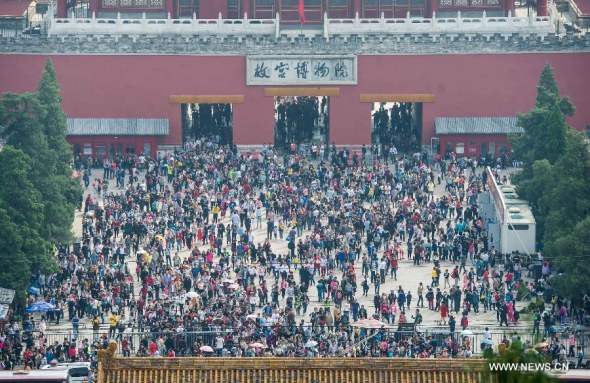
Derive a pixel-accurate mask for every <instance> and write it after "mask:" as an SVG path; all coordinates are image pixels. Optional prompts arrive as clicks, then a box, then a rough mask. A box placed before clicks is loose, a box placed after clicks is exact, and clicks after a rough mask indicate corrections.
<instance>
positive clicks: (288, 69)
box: [246, 56, 357, 85]
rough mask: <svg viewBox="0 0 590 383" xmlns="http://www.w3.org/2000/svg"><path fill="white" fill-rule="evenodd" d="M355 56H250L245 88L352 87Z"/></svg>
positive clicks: (355, 69) (355, 80) (354, 76)
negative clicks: (282, 86)
mask: <svg viewBox="0 0 590 383" xmlns="http://www.w3.org/2000/svg"><path fill="white" fill-rule="evenodd" d="M356 65H357V61H356V57H355V56H343V57H335V56H283V57H280V56H251V57H248V58H247V65H246V69H247V71H248V73H247V76H246V78H247V84H248V85H315V84H317V85H320V84H356V82H357V79H356V74H357V68H356Z"/></svg>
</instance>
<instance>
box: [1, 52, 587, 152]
mask: <svg viewBox="0 0 590 383" xmlns="http://www.w3.org/2000/svg"><path fill="white" fill-rule="evenodd" d="M46 58H47V56H42V55H1V54H0V68H2V70H0V92H6V91H13V92H25V91H34V90H35V89H36V88H37V83H38V81H39V79H40V77H41V71H42V69H43V65H44V62H45V60H46ZM51 58H52V60H53V62H54V64H55V68H56V73H57V76H58V80H59V82H60V85H61V88H62V95H63V105H64V109H65V110H66V113H67V114H68V116H70V117H97V118H101V117H102V118H106V117H112V118H125V117H126V118H168V119H170V126H171V134H170V136H169V137H167V138H163V139H161V140H160V143H161V144H179V143H180V142H181V121H180V105H174V104H170V103H169V96H170V95H173V94H174V95H215V94H224V95H231V94H243V95H245V103H244V104H238V105H234V138H235V141H236V143H237V144H244V145H248V144H250V145H252V144H261V143H268V142H272V141H273V121H274V120H273V119H274V112H273V109H274V105H273V99H272V97H265V96H264V87H261V86H250V87H248V86H246V80H245V75H246V59H245V57H243V56H164V55H158V56H155V55H154V56H140V55H137V56H123V55H116V56H101V55H83V56H75V55H60V56H51ZM545 63H549V64H551V65H552V66H553V68H554V70H555V73H556V78H557V81H558V83H559V87H560V90H561V93H562V94H563V95H567V96H569V97H570V98H571V100H572V101H573V103H574V104H575V105H576V106H577V112H576V115H575V116H574V117H573V118H571V119H570V120H569V123H570V124H572V125H573V126H574V127H576V128H577V129H584V128H585V127H586V124H588V123H590V107H589V106H590V103H589V102H588V100H589V99H588V97H587V90H588V89H590V76H586V75H585V74H586V73H587V68H590V53H555V54H551V53H545V54H504V55H503V54H496V55H422V56H409V55H398V56H377V55H375V56H359V59H358V65H359V70H358V85H356V86H340V95H339V96H334V97H331V99H330V104H331V105H330V107H331V114H330V136H331V137H330V141H334V142H335V143H336V144H361V143H369V142H370V129H371V118H370V110H371V109H370V104H367V103H360V100H359V95H360V94H361V93H394V94H404V93H412V94H415V93H433V94H435V97H436V99H435V102H433V103H427V104H424V109H423V111H424V115H423V122H424V133H423V143H430V137H431V136H432V135H434V118H435V117H476V116H485V117H498V116H514V115H516V114H517V113H519V112H527V111H529V110H530V109H531V108H532V106H533V104H534V100H535V94H536V84H537V81H538V76H539V73H540V71H541V69H542V67H543V66H544V65H545Z"/></svg>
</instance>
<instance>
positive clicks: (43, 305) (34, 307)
mask: <svg viewBox="0 0 590 383" xmlns="http://www.w3.org/2000/svg"><path fill="white" fill-rule="evenodd" d="M53 310H55V306H54V305H52V304H51V303H49V302H45V301H37V302H35V303H32V304H30V305H29V307H27V310H26V311H27V312H28V313H44V312H47V311H53Z"/></svg>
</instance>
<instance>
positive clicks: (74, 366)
mask: <svg viewBox="0 0 590 383" xmlns="http://www.w3.org/2000/svg"><path fill="white" fill-rule="evenodd" d="M64 368H65V369H66V370H67V371H68V373H69V375H70V380H69V381H70V382H71V383H84V382H88V376H89V375H90V362H71V363H68V362H64V363H58V364H55V365H52V364H48V365H46V366H43V367H42V368H41V369H42V370H61V369H64Z"/></svg>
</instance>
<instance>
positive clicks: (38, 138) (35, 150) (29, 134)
mask: <svg viewBox="0 0 590 383" xmlns="http://www.w3.org/2000/svg"><path fill="white" fill-rule="evenodd" d="M45 115H46V112H45V109H44V108H43V107H42V105H41V103H40V102H39V99H38V98H37V95H35V94H33V93H25V94H15V93H5V94H4V97H3V98H2V100H1V101H0V125H2V126H3V127H4V130H3V132H2V136H3V138H4V139H5V140H6V145H10V146H12V147H14V148H16V149H19V150H22V151H23V152H24V153H25V154H26V155H27V156H28V157H29V158H30V159H31V160H32V163H31V168H32V171H33V173H35V174H36V177H33V178H32V179H34V178H40V177H44V176H48V175H51V174H54V168H53V162H52V161H47V159H48V158H50V157H51V156H50V154H49V147H48V145H47V139H46V137H45V133H44V130H43V125H42V123H41V120H43V119H44V118H45Z"/></svg>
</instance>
